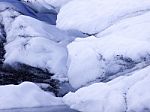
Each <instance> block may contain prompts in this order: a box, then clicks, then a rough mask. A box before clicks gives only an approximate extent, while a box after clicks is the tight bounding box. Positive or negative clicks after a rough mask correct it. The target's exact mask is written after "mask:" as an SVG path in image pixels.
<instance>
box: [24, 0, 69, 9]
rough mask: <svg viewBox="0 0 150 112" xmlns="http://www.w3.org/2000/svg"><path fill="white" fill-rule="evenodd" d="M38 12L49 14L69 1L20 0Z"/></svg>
mask: <svg viewBox="0 0 150 112" xmlns="http://www.w3.org/2000/svg"><path fill="white" fill-rule="evenodd" d="M22 1H23V2H24V3H26V4H28V5H29V6H30V7H32V8H34V9H35V10H36V11H38V12H50V11H51V10H53V11H54V10H55V11H59V9H60V8H61V7H62V6H63V5H65V4H66V3H68V2H69V1H71V0H22Z"/></svg>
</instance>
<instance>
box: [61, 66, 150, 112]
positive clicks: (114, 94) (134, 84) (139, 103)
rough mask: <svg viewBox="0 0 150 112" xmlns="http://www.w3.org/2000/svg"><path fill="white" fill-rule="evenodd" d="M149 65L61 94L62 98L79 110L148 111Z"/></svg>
mask: <svg viewBox="0 0 150 112" xmlns="http://www.w3.org/2000/svg"><path fill="white" fill-rule="evenodd" d="M149 71H150V67H146V68H144V69H142V70H139V71H135V72H133V73H131V74H132V75H130V76H120V77H118V78H116V79H114V80H112V81H110V82H107V83H95V84H93V85H90V86H88V87H83V88H81V89H79V90H77V91H76V92H75V93H72V92H70V93H68V94H67V95H66V96H64V97H63V100H64V102H65V103H66V104H67V105H69V106H70V107H71V108H73V109H77V110H79V111H82V112H125V111H126V112H144V111H146V112H147V111H150V105H149V103H150V96H149V94H150V87H149V82H150V73H149Z"/></svg>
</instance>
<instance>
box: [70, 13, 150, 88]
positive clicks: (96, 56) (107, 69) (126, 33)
mask: <svg viewBox="0 0 150 112" xmlns="http://www.w3.org/2000/svg"><path fill="white" fill-rule="evenodd" d="M149 26H150V13H149V12H148V13H145V14H142V15H139V16H136V17H132V18H127V19H124V20H122V21H120V22H118V23H116V24H114V25H112V26H111V27H109V28H108V29H106V30H105V31H103V32H101V33H99V34H97V35H96V37H95V36H90V37H87V38H77V39H76V40H75V41H73V42H72V43H70V44H69V45H68V62H67V63H68V64H67V66H68V77H69V81H70V83H71V85H72V86H73V87H74V88H79V87H81V86H84V85H86V84H87V83H89V82H93V81H94V80H96V79H100V80H103V79H107V78H109V76H112V75H116V73H120V72H123V71H125V70H128V69H132V68H134V67H136V65H137V64H139V63H142V62H144V63H147V65H148V64H149V59H150V58H149V53H150V45H149V42H150V41H149V40H150V38H149V34H150V33H149V32H150V27H149ZM135 29H136V30H135ZM143 29H144V30H143ZM139 32H140V33H139ZM81 63H82V64H81ZM141 66H143V65H141ZM81 77H82V78H81ZM77 80H78V81H77Z"/></svg>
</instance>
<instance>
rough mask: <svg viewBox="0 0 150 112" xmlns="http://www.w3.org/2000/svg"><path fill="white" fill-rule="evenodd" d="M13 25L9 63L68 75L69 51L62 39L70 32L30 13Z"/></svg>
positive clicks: (8, 55)
mask: <svg viewBox="0 0 150 112" xmlns="http://www.w3.org/2000/svg"><path fill="white" fill-rule="evenodd" d="M11 25H12V27H11V29H10V30H9V31H8V32H7V45H6V46H5V49H6V54H5V58H6V59H5V63H8V64H13V63H15V62H20V63H25V64H28V65H31V66H34V67H40V68H47V69H48V70H49V71H50V72H51V73H56V74H65V72H66V67H65V66H63V65H65V62H66V61H65V60H66V57H67V51H66V48H65V43H63V42H62V43H61V41H65V38H66V39H67V37H68V36H67V35H64V34H63V33H62V32H61V31H59V30H58V29H56V28H55V26H52V25H48V24H46V23H44V22H41V21H38V20H36V19H34V18H31V17H27V16H19V17H17V18H16V19H15V21H14V22H13V23H12V24H11ZM14 32H16V33H14ZM59 42H60V44H59Z"/></svg>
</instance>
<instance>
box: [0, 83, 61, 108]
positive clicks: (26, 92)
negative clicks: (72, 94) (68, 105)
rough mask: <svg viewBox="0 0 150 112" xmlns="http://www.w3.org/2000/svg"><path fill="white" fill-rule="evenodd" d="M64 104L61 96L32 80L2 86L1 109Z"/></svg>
mask: <svg viewBox="0 0 150 112" xmlns="http://www.w3.org/2000/svg"><path fill="white" fill-rule="evenodd" d="M50 105H63V103H62V100H61V98H56V97H55V96H54V95H53V94H52V93H49V92H45V91H43V90H41V89H40V88H39V87H38V86H37V85H35V84H34V83H31V82H23V83H21V84H20V85H6V86H0V109H9V108H25V107H41V106H50Z"/></svg>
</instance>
